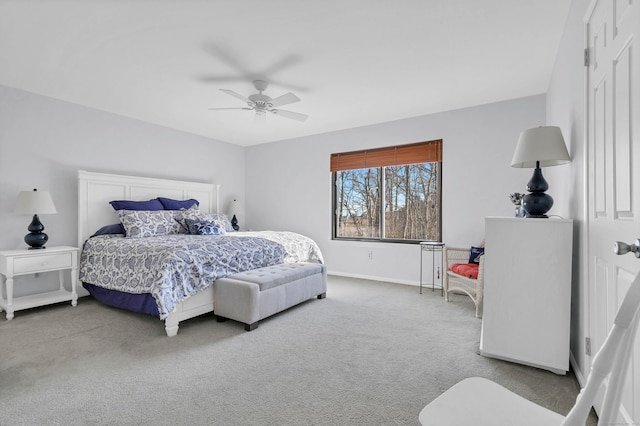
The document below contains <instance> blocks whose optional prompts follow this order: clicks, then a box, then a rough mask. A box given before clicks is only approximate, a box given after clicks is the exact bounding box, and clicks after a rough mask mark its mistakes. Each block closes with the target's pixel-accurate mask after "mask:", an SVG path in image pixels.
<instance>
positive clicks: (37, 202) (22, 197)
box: [14, 189, 58, 214]
mask: <svg viewBox="0 0 640 426" xmlns="http://www.w3.org/2000/svg"><path fill="white" fill-rule="evenodd" d="M14 213H16V214H55V213H58V211H57V210H56V206H55V204H53V198H51V194H50V193H49V192H47V191H38V190H36V189H34V190H33V191H21V192H20V193H19V194H18V202H17V204H16V208H15V210H14Z"/></svg>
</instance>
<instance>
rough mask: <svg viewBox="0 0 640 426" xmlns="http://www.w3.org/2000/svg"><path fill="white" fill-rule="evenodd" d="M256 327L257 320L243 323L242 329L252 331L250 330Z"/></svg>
mask: <svg viewBox="0 0 640 426" xmlns="http://www.w3.org/2000/svg"><path fill="white" fill-rule="evenodd" d="M256 328H258V321H256V322H254V323H253V324H245V325H244V329H245V330H246V331H252V330H255V329H256Z"/></svg>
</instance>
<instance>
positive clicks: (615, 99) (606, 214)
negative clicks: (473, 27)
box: [585, 0, 640, 424]
mask: <svg viewBox="0 0 640 426" xmlns="http://www.w3.org/2000/svg"><path fill="white" fill-rule="evenodd" d="M638 3H639V0H595V1H594V2H593V3H592V5H591V7H590V8H589V11H588V13H587V16H586V17H585V22H586V40H587V47H588V52H589V65H588V70H587V80H586V81H587V83H586V96H587V99H586V100H587V109H588V118H587V123H588V128H587V143H588V151H587V152H588V182H587V186H588V195H589V201H588V216H587V225H588V256H589V260H588V268H589V273H588V276H589V328H590V330H589V334H590V337H591V353H592V354H595V353H596V351H597V350H598V349H599V348H600V346H601V345H602V343H603V341H604V339H605V337H606V335H607V332H608V330H609V328H610V327H611V325H612V323H613V318H614V316H615V313H616V311H617V308H618V306H619V304H620V302H621V300H622V298H623V297H624V295H625V293H626V291H627V289H628V288H629V285H630V283H631V281H632V279H633V277H634V275H635V274H636V273H637V272H638V271H640V259H636V257H635V256H633V255H632V254H627V255H624V256H616V255H615V254H614V252H613V244H614V242H615V241H623V242H627V243H632V242H634V241H635V240H636V239H637V238H640V135H639V134H638V132H640V60H639V52H638V49H639V48H640V43H638V42H637V41H636V40H635V38H637V37H640V5H639V4H638ZM637 342H640V339H637ZM631 362H632V365H631V367H630V369H629V374H628V377H627V380H626V384H625V389H624V394H623V398H622V409H621V413H620V418H619V419H618V420H619V421H620V424H640V344H636V347H635V348H634V355H633V357H632V361H631ZM601 395H602V394H601ZM599 409H600V404H598V405H597V406H596V411H599Z"/></svg>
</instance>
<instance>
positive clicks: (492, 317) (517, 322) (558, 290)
mask: <svg viewBox="0 0 640 426" xmlns="http://www.w3.org/2000/svg"><path fill="white" fill-rule="evenodd" d="M572 235H573V221H572V220H567V219H525V218H502V217H487V218H486V220H485V281H484V283H485V284H484V313H483V317H482V334H481V338H480V353H481V354H482V355H485V356H490V357H493V358H499V359H503V360H507V361H513V362H517V363H520V364H525V365H530V366H533V367H538V368H542V369H545V370H549V371H552V372H554V373H556V374H565V373H566V372H567V371H568V370H569V326H570V314H571V264H572V259H571V257H572V246H573V241H572Z"/></svg>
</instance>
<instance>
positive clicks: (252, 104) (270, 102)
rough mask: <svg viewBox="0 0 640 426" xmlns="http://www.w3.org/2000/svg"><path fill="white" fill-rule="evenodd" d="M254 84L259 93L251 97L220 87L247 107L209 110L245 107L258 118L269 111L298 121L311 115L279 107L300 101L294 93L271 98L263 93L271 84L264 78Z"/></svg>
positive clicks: (262, 117) (261, 117)
mask: <svg viewBox="0 0 640 426" xmlns="http://www.w3.org/2000/svg"><path fill="white" fill-rule="evenodd" d="M253 85H254V86H255V88H256V90H257V91H258V93H256V94H253V95H249V97H248V98H247V97H244V96H242V95H240V94H238V93H236V92H234V91H233V90H228V89H220V90H221V91H223V92H224V93H226V94H228V95H231V96H233V97H234V98H237V99H240V100H241V101H242V102H245V103H246V104H247V106H246V107H237V108H209V110H212V111H213V110H230V109H244V110H249V111H255V112H256V119H258V120H262V119H264V118H265V116H266V115H267V113H268V112H269V113H271V114H275V115H279V116H282V117H286V118H291V119H293V120H297V121H305V120H306V119H307V118H308V117H309V116H308V115H306V114H300V113H299V112H293V111H287V110H284V109H279V108H278V107H280V106H282V105H288V104H292V103H294V102H299V101H300V98H298V97H297V96H296V95H294V94H293V93H291V92H289V93H285V94H284V95H282V96H278V97H277V98H271V97H269V96H267V95H264V94H262V92H264V91H265V90H266V89H267V86H269V83H268V82H266V81H264V80H254V81H253Z"/></svg>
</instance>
